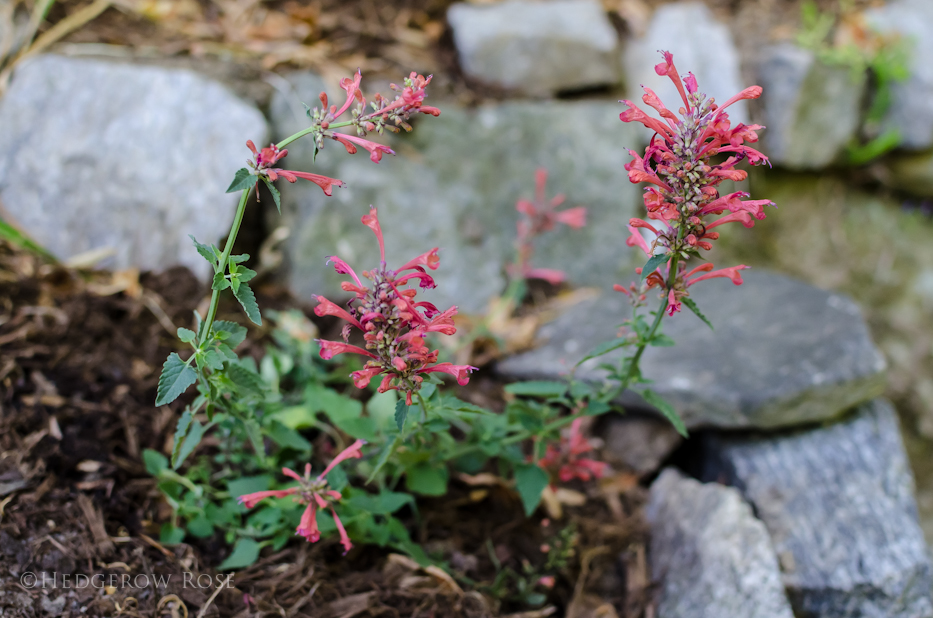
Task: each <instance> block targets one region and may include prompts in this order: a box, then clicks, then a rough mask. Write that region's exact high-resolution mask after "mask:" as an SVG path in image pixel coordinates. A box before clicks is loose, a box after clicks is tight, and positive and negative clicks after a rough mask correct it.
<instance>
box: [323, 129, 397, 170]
mask: <svg viewBox="0 0 933 618" xmlns="http://www.w3.org/2000/svg"><path fill="white" fill-rule="evenodd" d="M331 137H333V139H335V140H337V141H338V142H340V143H341V144H343V145H344V147H345V148H346V149H347V152H348V153H350V154H356V146H354V145H353V144H358V145H360V146H362V147H363V148H365V149H366V150H368V151H369V158H370V160H371V161H372V162H373V163H379V161H381V160H382V153H386V154H390V155H394V154H395V151H394V150H392V149H391V148H389V147H388V146H383V145H382V144H377V143H376V142H373V141H370V140H368V139H363V138H362V137H355V136H353V135H345V134H343V133H334V134H333V135H332V136H331Z"/></svg>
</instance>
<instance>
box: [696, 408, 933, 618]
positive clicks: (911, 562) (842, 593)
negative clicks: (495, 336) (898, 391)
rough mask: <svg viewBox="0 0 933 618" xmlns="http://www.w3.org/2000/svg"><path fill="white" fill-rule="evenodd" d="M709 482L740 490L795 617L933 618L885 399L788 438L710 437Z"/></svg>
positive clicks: (902, 457) (925, 561)
mask: <svg viewBox="0 0 933 618" xmlns="http://www.w3.org/2000/svg"><path fill="white" fill-rule="evenodd" d="M707 446H708V448H709V449H710V462H709V467H708V470H707V471H706V472H705V473H704V477H705V478H716V479H719V480H721V481H724V482H727V483H729V484H732V485H735V486H736V487H737V488H738V489H739V490H740V491H741V492H742V494H743V495H744V496H745V498H746V499H747V500H748V501H749V502H751V504H752V506H753V507H754V508H755V512H756V513H757V514H758V517H759V518H761V520H762V521H763V522H764V524H765V526H767V528H768V532H769V533H770V535H771V540H772V542H773V543H774V548H775V550H776V551H777V554H778V557H779V559H780V562H781V566H782V568H783V580H784V586H785V587H786V588H787V590H788V596H789V597H790V600H791V604H792V605H793V607H794V612H795V614H796V615H797V616H826V617H829V616H833V617H835V616H858V617H860V618H862V617H864V618H869V617H871V618H898V617H904V618H906V617H908V616H910V617H912V618H919V617H921V616H924V617H929V616H933V597H931V587H933V565H931V562H930V556H929V553H928V552H929V550H928V549H927V546H926V543H925V542H924V538H923V533H922V532H921V530H920V526H919V524H918V522H917V505H916V503H915V501H914V482H913V477H912V476H911V473H910V468H909V466H908V463H907V456H906V454H905V452H904V445H903V443H902V441H901V435H900V431H899V427H898V421H897V415H896V414H895V412H894V409H893V408H892V407H891V405H890V404H889V403H888V402H887V401H884V400H880V399H878V400H874V401H872V402H870V403H868V404H865V405H863V406H861V407H859V408H858V410H857V411H856V412H855V414H854V416H853V417H852V418H850V419H848V420H846V421H844V422H840V423H837V424H835V425H831V426H828V427H823V428H819V429H814V430H811V431H803V432H799V433H794V434H791V435H786V436H768V437H760V438H754V437H751V438H750V437H726V436H718V437H710V438H708V440H707Z"/></svg>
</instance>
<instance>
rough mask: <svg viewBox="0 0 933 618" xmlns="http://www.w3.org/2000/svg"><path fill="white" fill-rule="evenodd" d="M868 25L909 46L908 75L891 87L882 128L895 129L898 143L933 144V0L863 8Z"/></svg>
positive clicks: (909, 145) (912, 145)
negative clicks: (894, 35) (899, 39)
mask: <svg viewBox="0 0 933 618" xmlns="http://www.w3.org/2000/svg"><path fill="white" fill-rule="evenodd" d="M865 17H866V21H867V22H868V24H869V26H870V27H872V28H874V29H876V30H878V31H879V32H882V33H885V34H897V35H900V36H901V38H902V40H903V41H905V42H906V44H907V45H908V48H909V53H908V55H907V57H908V59H909V60H908V61H909V66H910V77H909V78H908V79H907V80H906V81H904V82H901V83H896V84H894V85H893V86H892V95H893V100H892V103H891V109H890V110H889V112H888V115H887V118H886V119H885V122H884V123H883V125H882V128H884V129H888V128H895V129H897V130H898V131H899V132H900V134H901V145H902V146H903V147H905V148H909V149H914V150H921V149H924V148H929V147H931V146H933V107H931V106H930V100H931V99H933V3H931V2H929V1H928V0H892V1H891V2H887V3H885V4H884V5H883V6H880V7H877V8H872V9H868V10H867V11H865Z"/></svg>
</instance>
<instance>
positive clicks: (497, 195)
mask: <svg viewBox="0 0 933 618" xmlns="http://www.w3.org/2000/svg"><path fill="white" fill-rule="evenodd" d="M290 79H292V83H294V84H296V86H297V88H296V90H297V92H296V93H295V97H294V98H295V99H296V100H299V99H300V100H304V101H307V102H309V103H313V102H314V101H316V100H317V92H316V91H315V90H304V89H303V87H306V88H309V89H310V88H312V87H313V88H315V89H319V88H320V81H317V80H315V79H314V78H312V77H307V76H305V77H303V78H297V77H292V78H290ZM364 89H365V83H364ZM283 97H284V95H283V96H278V95H277V96H276V97H275V100H274V101H273V106H272V118H273V122H274V126H275V131H276V134H277V135H278V136H281V137H284V136H287V135H290V134H291V133H294V132H295V131H297V130H300V129H301V128H302V127H304V126H306V125H305V124H304V121H303V120H302V119H301V118H300V117H298V116H296V115H295V113H294V112H293V111H292V110H291V109H290V107H289V106H288V104H287V103H286V102H285V101H284V100H283ZM430 104H431V105H435V106H438V107H440V109H441V110H442V113H441V115H440V117H438V118H420V119H418V123H417V126H416V127H415V130H414V131H413V132H412V133H410V134H402V135H399V136H391V137H389V138H388V139H385V140H384V141H385V142H386V143H388V144H389V145H390V146H391V147H392V148H394V149H395V150H396V152H398V155H397V156H395V157H392V156H386V157H384V158H383V159H382V162H381V163H380V164H378V165H375V164H373V163H372V162H371V161H370V160H369V158H368V157H367V156H366V153H365V152H362V151H361V152H360V153H358V154H356V155H353V156H350V155H348V154H347V153H346V152H345V151H344V150H343V149H342V148H340V146H339V145H337V144H333V143H330V142H328V143H327V144H326V146H325V150H324V151H323V152H321V153H319V154H318V155H317V160H316V163H314V164H312V161H311V154H310V152H309V151H308V150H307V145H308V143H307V142H302V141H300V140H299V141H297V142H295V143H294V144H292V145H290V146H289V155H288V157H287V158H286V159H284V160H283V161H282V163H283V165H284V166H285V167H286V168H287V169H297V170H312V171H314V172H315V173H321V174H327V175H328V176H333V177H336V178H340V179H342V180H344V181H345V182H346V183H347V185H348V186H347V187H346V188H344V189H336V190H335V191H334V195H333V197H330V198H328V197H325V196H324V195H323V194H322V193H321V191H320V189H319V188H318V187H316V186H314V185H312V184H311V183H305V182H299V183H296V184H294V185H289V184H288V183H279V185H281V189H282V199H283V206H282V209H283V210H282V211H283V216H282V217H281V218H279V217H278V215H277V214H276V213H275V212H274V211H273V212H272V213H271V215H270V216H271V217H272V218H271V219H270V224H272V225H284V226H286V227H288V228H289V229H290V230H291V236H290V238H289V240H288V242H287V243H286V249H285V253H286V256H287V262H288V264H289V268H288V275H287V277H288V281H289V284H290V287H291V289H292V290H293V291H294V292H295V293H297V294H298V295H299V296H300V297H302V298H305V299H310V298H311V296H312V295H314V294H324V295H328V296H330V295H334V296H336V297H339V296H342V295H345V293H343V292H341V291H340V282H341V281H342V280H343V277H341V276H339V275H337V274H336V273H335V272H334V269H333V267H329V266H325V261H326V258H327V256H329V255H334V254H336V255H339V256H340V257H342V258H343V259H345V260H347V261H348V262H349V263H350V264H351V265H352V266H353V267H354V268H357V267H358V268H360V269H369V268H372V267H374V266H376V265H377V263H378V260H379V250H378V246H377V245H376V243H375V240H374V238H373V235H372V232H370V230H369V229H367V228H366V227H364V226H363V225H361V224H360V217H361V216H362V215H364V214H366V213H367V212H368V211H369V205H370V204H372V205H374V206H376V207H377V208H378V209H379V218H380V220H381V221H382V230H383V233H384V234H385V238H386V255H387V260H388V263H389V265H390V266H391V265H393V264H396V265H400V264H402V263H404V262H406V261H408V260H409V259H411V258H412V257H414V256H416V255H418V254H420V253H423V252H425V251H427V250H429V249H431V248H432V247H435V246H437V247H440V248H441V249H440V252H439V255H440V258H441V264H440V268H439V269H438V270H436V271H434V272H432V275H433V276H435V279H436V280H437V282H438V287H437V289H435V290H429V291H427V292H425V293H424V297H425V298H426V299H427V300H430V301H431V302H434V303H435V304H437V305H438V306H439V307H440V306H442V305H444V306H450V305H458V306H459V307H460V309H461V311H467V312H479V311H482V310H484V309H485V308H486V305H487V303H488V301H489V299H490V298H491V297H493V296H495V295H497V294H500V293H501V292H502V291H503V289H504V287H505V277H504V275H503V264H504V263H505V262H506V261H509V260H512V259H514V256H513V251H514V239H515V223H516V221H517V220H518V213H516V211H515V200H516V199H517V198H519V197H525V198H531V197H532V195H533V193H534V172H535V169H536V168H538V167H545V168H547V169H548V170H549V171H550V176H549V178H548V187H547V190H548V196H551V195H555V194H557V193H559V192H564V193H566V194H567V202H566V204H567V205H568V206H574V205H578V204H580V205H585V206H586V207H587V208H588V213H589V216H588V225H587V226H586V227H585V228H583V229H582V230H571V229H567V228H562V229H557V230H555V231H553V232H550V233H549V234H548V235H547V236H546V237H544V238H543V239H542V242H541V243H540V244H539V245H538V247H537V252H536V254H535V259H534V265H535V266H537V267H541V268H562V269H565V270H566V271H567V274H568V277H569V280H570V281H572V282H573V283H575V284H594V283H605V282H607V281H613V280H615V278H616V277H617V275H618V274H620V273H621V272H622V271H624V270H626V269H630V267H631V266H632V263H631V261H630V258H631V256H633V255H634V254H633V253H632V252H631V251H629V248H628V247H626V246H625V245H624V244H623V243H621V242H620V240H619V239H620V238H624V236H625V235H627V233H626V231H625V226H626V224H627V223H628V220H629V218H630V217H631V216H632V215H633V214H634V205H635V204H636V203H637V202H638V201H639V195H640V191H639V189H638V188H637V187H636V186H635V185H632V184H631V183H629V181H628V178H627V177H626V175H625V174H624V172H623V173H620V171H619V170H622V166H623V165H624V164H625V163H626V162H627V160H628V159H629V156H628V155H627V154H626V152H625V150H624V148H623V145H625V144H632V143H634V142H635V141H636V138H635V136H634V131H633V130H632V129H631V128H630V127H629V125H626V124H624V123H622V122H620V121H619V117H618V114H619V111H620V106H618V105H617V104H603V103H558V102H539V103H509V104H504V105H489V106H482V107H480V108H478V109H476V110H466V109H463V108H461V107H457V106H456V105H447V104H444V103H442V102H441V103H438V102H436V101H433V100H431V101H430ZM302 115H303V113H302ZM377 139H378V137H377Z"/></svg>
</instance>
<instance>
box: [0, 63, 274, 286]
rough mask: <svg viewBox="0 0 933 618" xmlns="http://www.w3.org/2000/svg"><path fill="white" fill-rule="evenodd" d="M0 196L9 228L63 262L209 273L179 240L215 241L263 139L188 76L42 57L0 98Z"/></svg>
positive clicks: (229, 98) (237, 108)
mask: <svg viewBox="0 0 933 618" xmlns="http://www.w3.org/2000/svg"><path fill="white" fill-rule="evenodd" d="M0 126H2V127H3V130H2V131H0V200H2V202H3V206H4V208H5V209H6V211H7V212H8V213H9V214H10V215H11V217H12V219H13V221H14V223H16V224H18V225H19V226H21V227H22V229H23V230H24V231H25V232H26V233H27V234H29V235H30V236H32V237H33V238H34V239H35V240H36V241H37V242H38V243H39V244H40V245H42V246H43V247H45V248H47V249H48V250H49V251H51V252H52V253H53V254H54V255H56V256H57V257H59V258H62V259H66V258H69V257H72V256H74V255H76V254H80V253H84V252H87V251H90V250H97V249H103V248H110V249H112V250H113V252H114V254H113V256H112V257H111V258H108V259H107V260H106V261H103V262H100V263H99V265H100V266H104V267H107V268H111V269H124V268H130V267H136V268H140V269H165V268H168V267H170V266H174V265H178V264H182V265H185V266H188V267H189V268H191V269H192V270H194V271H195V272H196V273H199V274H200V275H202V276H205V277H206V276H207V275H208V272H209V270H210V266H209V265H208V264H207V262H206V261H205V260H204V259H203V258H202V257H201V256H199V255H198V253H197V252H196V251H195V249H194V247H193V245H192V243H191V240H190V239H189V238H188V235H189V234H193V235H194V236H195V237H196V238H197V239H198V240H199V241H201V242H205V243H212V242H214V243H216V242H219V241H220V239H221V238H222V237H223V235H224V234H225V233H226V232H227V230H228V229H229V228H230V223H231V221H232V220H233V214H234V212H235V210H236V204H237V201H238V195H233V194H229V195H228V194H225V191H226V190H227V187H228V186H229V185H230V181H231V180H232V179H233V175H234V173H235V172H236V170H237V169H238V168H241V167H244V163H245V160H246V159H247V158H248V157H249V154H250V153H249V150H247V149H246V146H245V143H246V140H247V139H252V140H253V141H254V142H256V143H257V144H262V143H263V142H264V141H265V139H266V136H267V135H268V129H267V126H266V122H265V119H264V118H263V116H262V114H261V113H260V112H259V110H257V109H256V108H254V107H253V106H251V105H248V104H247V103H244V102H243V101H241V100H240V99H238V98H237V97H236V96H234V95H233V94H232V93H231V92H229V91H228V90H227V89H226V88H225V87H223V86H221V85H220V84H218V83H216V82H213V81H211V80H209V79H207V78H205V77H202V76H200V75H198V74H197V73H194V72H192V71H188V70H181V69H167V68H161V67H155V66H136V65H132V64H123V63H117V62H110V61H102V60H94V59H88V58H69V57H64V56H57V55H41V56H37V57H35V58H31V59H29V60H27V61H26V62H24V63H23V64H22V65H20V66H19V67H18V68H17V70H16V71H15V73H14V75H13V80H12V82H11V84H10V87H9V90H8V91H7V93H6V95H5V96H4V97H3V99H2V100H0Z"/></svg>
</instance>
